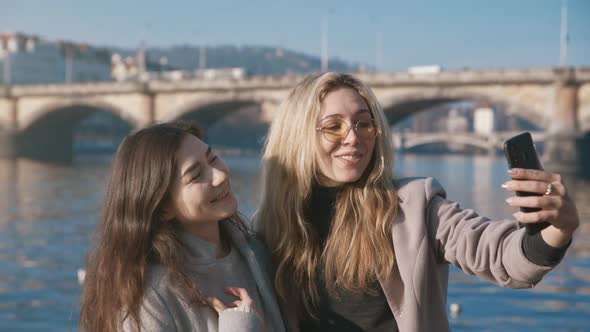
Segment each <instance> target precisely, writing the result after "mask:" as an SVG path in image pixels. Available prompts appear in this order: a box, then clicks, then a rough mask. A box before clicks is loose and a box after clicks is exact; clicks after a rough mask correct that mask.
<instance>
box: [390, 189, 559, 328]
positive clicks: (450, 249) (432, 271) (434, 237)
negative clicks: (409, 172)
mask: <svg viewBox="0 0 590 332" xmlns="http://www.w3.org/2000/svg"><path fill="white" fill-rule="evenodd" d="M397 187H398V193H399V197H400V199H401V203H400V206H401V209H400V210H399V213H398V215H397V217H396V219H395V220H394V223H393V226H392V231H391V232H392V235H393V245H394V248H395V249H394V250H395V258H396V267H397V268H396V269H394V271H393V273H392V275H391V276H390V277H389V278H387V279H384V280H379V281H380V283H381V286H382V287H383V290H384V292H385V296H386V297H387V301H388V303H389V306H390V308H391V310H392V312H393V314H394V316H395V320H396V322H397V325H398V328H399V330H400V331H403V332H405V331H450V327H449V322H448V319H447V305H446V300H447V285H448V276H449V270H448V263H451V264H453V265H455V266H457V267H458V268H460V269H461V270H463V271H464V272H466V273H469V274H475V275H477V276H479V277H480V278H482V279H485V280H489V281H492V282H494V283H496V284H499V285H501V286H505V287H510V288H531V287H533V286H534V285H535V284H537V283H538V282H539V281H540V280H541V279H542V277H543V276H544V275H545V274H546V273H547V272H548V271H550V270H551V269H552V268H553V267H545V266H538V265H535V264H533V263H531V262H530V261H529V260H527V258H526V257H525V256H524V253H523V250H522V237H523V234H524V228H520V226H519V224H518V222H517V221H510V220H503V221H490V220H489V219H487V218H484V217H480V216H479V215H477V214H476V213H475V212H474V211H473V210H462V209H461V208H459V204H457V203H454V202H451V201H447V200H446V199H445V196H446V194H445V191H444V189H443V188H442V186H441V185H440V184H439V183H438V182H437V181H436V180H435V179H433V178H426V179H403V180H400V181H399V182H397Z"/></svg>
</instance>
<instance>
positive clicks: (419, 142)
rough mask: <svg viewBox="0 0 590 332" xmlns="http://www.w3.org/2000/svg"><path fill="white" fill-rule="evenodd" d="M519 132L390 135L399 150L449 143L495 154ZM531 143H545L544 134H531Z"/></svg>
mask: <svg viewBox="0 0 590 332" xmlns="http://www.w3.org/2000/svg"><path fill="white" fill-rule="evenodd" d="M519 133H520V132H514V131H506V132H494V133H491V134H488V135H484V134H476V133H470V132H461V133H448V132H433V133H413V132H408V133H399V132H395V133H393V134H392V139H393V142H394V146H395V148H396V149H399V150H406V149H412V148H415V147H418V146H423V145H429V144H433V143H451V144H460V145H465V146H472V147H476V148H479V149H481V150H487V151H488V152H489V153H495V152H496V151H498V150H502V149H503V148H504V141H506V140H507V139H509V138H510V137H512V136H515V135H517V134H519ZM531 136H532V137H533V141H535V142H536V143H539V142H544V141H545V137H546V135H545V133H544V132H531Z"/></svg>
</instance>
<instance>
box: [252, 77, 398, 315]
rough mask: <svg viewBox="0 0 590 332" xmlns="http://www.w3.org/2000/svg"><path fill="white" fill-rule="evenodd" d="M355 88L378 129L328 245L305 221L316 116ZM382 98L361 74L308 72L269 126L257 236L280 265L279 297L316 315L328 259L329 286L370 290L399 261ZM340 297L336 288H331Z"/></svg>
mask: <svg viewBox="0 0 590 332" xmlns="http://www.w3.org/2000/svg"><path fill="white" fill-rule="evenodd" d="M341 88H350V89H354V90H355V91H356V92H358V94H359V95H360V96H361V97H362V98H363V99H364V100H365V102H366V103H367V106H368V107H369V110H370V112H371V115H372V117H373V119H374V121H375V123H376V125H377V127H378V135H377V138H376V140H375V147H374V150H373V155H372V159H371V161H370V163H369V165H368V166H367V169H366V170H365V172H364V174H363V175H362V176H361V178H360V179H358V180H357V181H355V182H353V183H349V184H347V185H346V186H345V188H344V189H343V191H342V192H341V193H340V194H339V195H338V198H337V201H336V207H335V214H334V217H333V220H332V226H331V230H330V234H329V236H328V239H327V241H326V245H325V248H324V249H323V251H322V248H320V244H319V239H318V236H317V234H316V232H315V230H314V229H313V227H312V226H311V224H310V223H309V222H308V220H306V218H305V209H306V208H307V207H308V204H309V200H310V197H311V191H312V186H313V184H314V183H317V182H318V172H317V171H318V166H319V160H318V158H317V157H316V149H317V148H316V147H317V145H318V135H319V134H318V133H317V130H315V128H316V127H317V121H318V120H317V119H318V118H319V115H320V111H321V103H322V101H323V99H324V98H325V96H326V95H327V94H328V93H330V92H332V91H335V90H337V89H341ZM390 137H391V136H390V134H389V126H388V123H387V120H386V118H385V115H384V113H383V111H382V110H381V108H380V106H379V103H378V102H377V98H376V97H375V95H374V94H373V93H372V92H371V90H370V89H369V87H367V86H366V85H365V84H364V83H362V82H361V81H359V80H358V79H356V78H354V77H352V76H350V75H347V74H338V73H325V74H316V75H310V76H308V77H306V78H305V79H304V80H303V81H302V82H301V83H299V84H298V85H297V86H296V87H295V88H294V89H293V90H292V91H291V93H290V94H289V96H288V97H287V99H286V100H285V101H284V102H283V103H282V104H281V106H280V107H279V109H278V111H277V113H276V114H275V117H274V120H273V122H272V124H271V126H270V130H269V134H268V137H267V141H266V144H265V148H264V155H263V163H264V166H263V191H262V201H261V204H260V207H259V209H258V211H257V213H256V216H255V218H256V221H257V223H258V226H259V233H260V235H261V237H262V238H263V240H264V241H265V242H266V244H267V245H268V247H269V249H270V251H271V253H272V258H273V264H274V267H275V270H276V274H275V280H274V282H275V287H276V289H277V292H278V294H279V296H280V297H281V298H282V299H283V300H285V301H288V302H290V303H292V302H295V305H296V308H297V311H298V314H299V315H303V314H307V315H310V316H315V312H316V309H317V306H318V300H319V293H318V287H317V276H318V268H319V264H320V261H321V259H322V258H323V259H324V260H325V267H326V273H325V277H326V280H325V281H326V286H327V288H328V290H329V291H331V292H334V290H335V287H334V286H336V285H337V286H339V287H342V288H344V289H347V290H350V291H353V292H366V291H369V288H370V286H371V284H372V282H374V281H375V280H376V279H377V278H378V277H387V275H388V274H389V272H390V271H391V270H392V269H393V267H394V265H395V258H394V252H393V244H392V239H391V224H392V222H393V218H394V216H395V214H396V213H397V207H398V197H397V193H396V191H395V188H394V185H393V179H392V178H393V175H392V166H393V165H392V163H393V147H392V144H391V138H390ZM332 294H335V293H332Z"/></svg>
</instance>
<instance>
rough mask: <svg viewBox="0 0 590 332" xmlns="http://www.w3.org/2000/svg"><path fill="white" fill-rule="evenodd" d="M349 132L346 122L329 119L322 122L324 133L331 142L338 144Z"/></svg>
mask: <svg viewBox="0 0 590 332" xmlns="http://www.w3.org/2000/svg"><path fill="white" fill-rule="evenodd" d="M347 131H348V125H347V124H346V122H344V121H342V120H339V119H328V120H325V121H324V122H322V133H323V134H324V137H325V138H326V139H327V140H328V141H330V142H338V141H339V140H341V139H342V138H343V137H344V135H346V132H347Z"/></svg>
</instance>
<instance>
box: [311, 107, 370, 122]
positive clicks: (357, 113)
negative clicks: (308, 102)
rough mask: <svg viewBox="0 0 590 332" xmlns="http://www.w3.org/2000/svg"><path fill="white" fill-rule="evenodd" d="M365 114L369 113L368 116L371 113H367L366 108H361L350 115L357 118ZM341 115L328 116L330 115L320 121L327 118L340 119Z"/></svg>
mask: <svg viewBox="0 0 590 332" xmlns="http://www.w3.org/2000/svg"><path fill="white" fill-rule="evenodd" d="M365 113H369V115H370V114H371V111H369V110H368V109H366V108H361V109H359V110H358V111H356V112H354V113H352V115H353V116H358V115H361V114H365ZM341 117H342V114H330V115H326V116H324V117H323V118H321V119H320V121H322V120H324V119H328V118H341Z"/></svg>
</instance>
